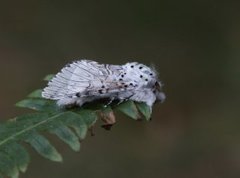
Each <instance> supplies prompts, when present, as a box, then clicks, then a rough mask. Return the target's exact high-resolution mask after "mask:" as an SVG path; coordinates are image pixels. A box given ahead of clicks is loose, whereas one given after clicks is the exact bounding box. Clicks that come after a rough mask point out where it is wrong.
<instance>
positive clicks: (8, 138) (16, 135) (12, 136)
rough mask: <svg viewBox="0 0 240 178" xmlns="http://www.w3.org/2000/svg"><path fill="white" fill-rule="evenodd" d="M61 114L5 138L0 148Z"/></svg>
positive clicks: (0, 142)
mask: <svg viewBox="0 0 240 178" xmlns="http://www.w3.org/2000/svg"><path fill="white" fill-rule="evenodd" d="M62 114H63V113H59V114H57V115H54V116H52V117H49V118H48V119H46V120H43V121H41V122H39V123H36V124H34V125H32V126H31V127H28V128H26V129H23V130H21V131H20V132H17V133H15V134H13V135H11V136H9V137H7V138H6V139H4V140H2V141H0V146H2V145H3V144H5V143H7V142H8V141H10V140H12V139H14V138H15V137H18V136H20V135H22V134H24V133H26V132H28V131H29V130H32V129H34V128H36V127H38V126H40V125H42V124H44V123H46V122H49V121H51V120H52V119H55V118H57V117H59V116H61V115H62Z"/></svg>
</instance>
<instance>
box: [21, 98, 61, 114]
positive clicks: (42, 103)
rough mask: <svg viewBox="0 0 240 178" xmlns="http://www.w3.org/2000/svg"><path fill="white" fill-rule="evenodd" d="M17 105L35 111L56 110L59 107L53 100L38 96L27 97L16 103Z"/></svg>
mask: <svg viewBox="0 0 240 178" xmlns="http://www.w3.org/2000/svg"><path fill="white" fill-rule="evenodd" d="M16 106H17V107H21V108H28V109H33V110H36V111H56V110H59V107H58V106H57V105H56V104H55V102H54V101H50V100H46V99H38V98H29V99H25V100H22V101H20V102H18V103H17V104H16Z"/></svg>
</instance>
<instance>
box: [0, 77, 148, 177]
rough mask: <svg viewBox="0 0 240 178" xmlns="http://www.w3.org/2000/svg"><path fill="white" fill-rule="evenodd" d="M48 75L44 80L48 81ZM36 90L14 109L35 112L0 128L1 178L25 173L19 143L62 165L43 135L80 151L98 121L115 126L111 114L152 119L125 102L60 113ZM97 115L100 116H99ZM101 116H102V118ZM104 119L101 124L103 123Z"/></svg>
mask: <svg viewBox="0 0 240 178" xmlns="http://www.w3.org/2000/svg"><path fill="white" fill-rule="evenodd" d="M52 77H53V75H48V76H47V77H45V79H44V80H50V79H51V78H52ZM41 92H42V90H41V89H38V90H36V91H34V92H32V93H31V94H29V95H28V97H27V98H26V99H24V100H22V101H20V102H18V103H17V104H16V106H17V107H21V108H28V109H32V110H34V111H35V112H34V113H30V114H25V115H22V116H18V117H15V118H14V119H10V120H8V121H7V122H5V123H2V124H0V178H2V177H3V176H8V177H11V178H18V177H19V175H20V174H19V173H20V172H23V173H24V172H25V171H26V170H27V167H28V164H29V163H30V155H29V154H28V152H27V150H26V148H25V147H24V146H23V145H22V143H28V144H29V145H31V146H32V148H33V149H34V150H35V151H36V152H37V153H39V154H40V155H41V156H43V157H44V158H47V159H49V160H51V161H56V162H61V161H62V156H61V154H60V153H59V152H58V151H57V149H56V148H55V147H54V145H52V144H51V142H50V141H49V140H48V138H47V137H45V136H43V135H42V133H44V132H48V133H51V134H54V135H55V136H57V137H58V138H59V139H60V140H61V141H63V142H64V143H65V144H67V145H68V146H69V147H70V148H71V149H72V150H74V151H79V150H80V147H81V141H82V140H83V139H85V138H86V136H87V132H88V130H89V128H91V127H92V126H93V125H94V124H95V123H96V121H97V119H98V118H99V117H100V118H101V117H105V118H104V119H105V121H106V120H109V119H110V121H108V122H109V123H113V122H115V116H114V115H113V111H114V110H118V111H120V112H122V113H124V114H126V115H127V116H129V117H130V118H132V119H134V120H137V119H140V117H141V116H140V115H142V116H143V117H144V118H145V120H147V121H148V120H149V119H150V116H151V110H150V108H149V107H148V106H147V105H146V104H144V103H134V102H132V101H127V102H124V103H122V104H120V105H117V106H114V107H113V108H114V109H113V110H112V107H111V106H109V107H107V108H105V107H103V105H102V104H100V105H99V104H95V105H92V106H90V107H87V108H88V109H86V108H75V109H68V110H61V109H60V108H59V107H58V106H57V105H56V104H55V102H53V101H50V100H46V99H43V98H42V97H41ZM99 113H100V114H99ZM101 113H102V114H101ZM104 119H103V120H104Z"/></svg>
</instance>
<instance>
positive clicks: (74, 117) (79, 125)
mask: <svg viewBox="0 0 240 178" xmlns="http://www.w3.org/2000/svg"><path fill="white" fill-rule="evenodd" d="M95 119H96V118H95ZM59 120H61V121H62V122H63V123H64V124H66V125H68V126H69V127H72V128H73V129H74V130H75V132H76V134H77V135H78V137H79V139H80V140H83V139H84V138H85V137H86V135H87V131H88V125H87V124H86V122H85V121H84V119H83V118H82V117H81V116H80V115H79V114H77V113H74V112H71V111H67V112H65V113H63V114H62V115H61V116H59ZM92 122H95V120H92ZM92 124H93V123H92ZM92 124H90V125H92Z"/></svg>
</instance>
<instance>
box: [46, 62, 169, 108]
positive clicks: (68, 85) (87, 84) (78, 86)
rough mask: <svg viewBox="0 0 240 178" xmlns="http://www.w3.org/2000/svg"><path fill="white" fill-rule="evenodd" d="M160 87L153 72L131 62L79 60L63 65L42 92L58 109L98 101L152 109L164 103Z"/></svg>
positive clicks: (144, 66)
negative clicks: (137, 104) (133, 103)
mask: <svg viewBox="0 0 240 178" xmlns="http://www.w3.org/2000/svg"><path fill="white" fill-rule="evenodd" d="M161 87H162V84H161V82H160V81H159V80H158V76H157V73H156V72H155V70H154V69H151V68H149V67H147V66H146V65H143V64H140V63H137V62H131V63H126V64H124V65H111V64H99V63H97V62H95V61H90V60H79V61H75V62H73V63H71V64H68V65H66V66H65V67H64V68H63V69H62V70H61V71H60V72H59V73H58V74H57V75H56V76H55V77H54V78H53V79H52V80H51V81H50V82H49V83H48V86H47V87H46V88H44V90H43V92H42V96H43V97H44V98H47V99H51V100H56V101H57V104H58V105H59V106H68V105H78V106H82V105H83V104H84V103H87V102H91V101H94V100H97V99H102V98H109V99H110V101H113V100H120V101H123V100H133V101H137V102H145V103H146V104H147V105H149V106H150V107H152V105H153V104H154V103H155V102H156V101H160V102H163V101H164V99H165V95H164V93H163V92H161Z"/></svg>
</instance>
